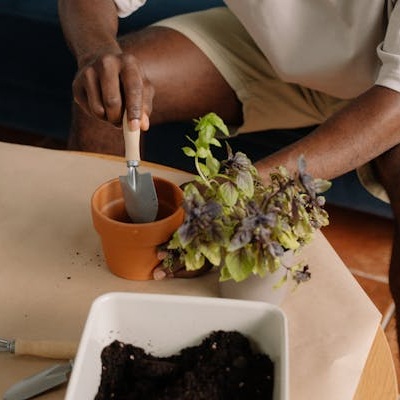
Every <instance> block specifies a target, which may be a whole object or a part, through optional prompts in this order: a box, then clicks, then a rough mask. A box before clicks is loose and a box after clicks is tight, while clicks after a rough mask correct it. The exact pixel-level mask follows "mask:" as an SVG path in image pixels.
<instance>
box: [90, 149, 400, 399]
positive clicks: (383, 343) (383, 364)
mask: <svg viewBox="0 0 400 400" xmlns="http://www.w3.org/2000/svg"><path fill="white" fill-rule="evenodd" d="M93 156H96V157H100V158H105V159H114V160H121V157H117V156H108V155H99V154H93ZM158 167H160V166H158ZM161 167H162V168H166V167H164V166H161ZM375 399H376V400H378V399H381V400H386V399H387V400H398V387H397V377H396V371H395V367H394V363H393V359H392V353H391V350H390V347H389V344H388V342H387V339H386V335H385V333H384V331H383V329H382V328H381V327H380V326H379V327H378V330H377V333H376V336H375V339H374V342H373V344H372V347H371V351H370V353H369V355H368V359H367V361H366V363H365V367H364V371H363V374H362V376H361V379H360V382H359V384H358V387H357V391H356V394H355V396H354V400H375Z"/></svg>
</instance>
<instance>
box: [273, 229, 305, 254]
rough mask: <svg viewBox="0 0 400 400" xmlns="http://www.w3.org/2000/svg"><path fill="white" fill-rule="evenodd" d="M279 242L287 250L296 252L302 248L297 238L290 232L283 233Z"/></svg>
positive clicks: (279, 237) (278, 238)
mask: <svg viewBox="0 0 400 400" xmlns="http://www.w3.org/2000/svg"><path fill="white" fill-rule="evenodd" d="M277 240H278V241H279V243H280V244H281V245H282V246H283V247H284V248H286V249H291V250H296V249H297V248H299V246H300V244H299V242H298V241H297V237H296V236H295V235H294V234H293V232H290V231H281V232H280V234H279V236H278V237H277Z"/></svg>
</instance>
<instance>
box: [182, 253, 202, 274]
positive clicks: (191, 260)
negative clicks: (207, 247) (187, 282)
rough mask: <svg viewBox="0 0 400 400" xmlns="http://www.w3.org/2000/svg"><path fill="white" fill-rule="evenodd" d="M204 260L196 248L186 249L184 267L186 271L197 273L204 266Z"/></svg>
mask: <svg viewBox="0 0 400 400" xmlns="http://www.w3.org/2000/svg"><path fill="white" fill-rule="evenodd" d="M204 261H205V258H204V256H203V254H201V253H200V252H199V251H197V248H195V249H191V248H188V249H187V250H186V254H185V266H186V270H187V271H197V270H198V269H200V268H201V267H202V266H203V265H204Z"/></svg>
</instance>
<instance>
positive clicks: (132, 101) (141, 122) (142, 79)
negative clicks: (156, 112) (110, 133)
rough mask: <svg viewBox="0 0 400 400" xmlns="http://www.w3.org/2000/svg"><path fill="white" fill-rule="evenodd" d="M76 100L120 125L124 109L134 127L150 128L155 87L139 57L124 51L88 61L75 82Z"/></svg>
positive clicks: (85, 108) (100, 55)
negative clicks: (142, 66) (146, 74)
mask: <svg viewBox="0 0 400 400" xmlns="http://www.w3.org/2000/svg"><path fill="white" fill-rule="evenodd" d="M72 87H73V95H74V100H75V102H76V103H78V104H79V105H80V107H81V108H82V109H83V110H84V111H85V112H86V113H87V114H89V115H92V116H94V117H96V118H99V119H101V120H104V121H108V122H110V123H111V124H113V125H115V126H121V123H122V116H123V113H124V109H125V108H126V110H127V115H128V121H129V123H130V124H131V126H130V128H131V129H132V130H134V129H138V128H140V129H141V130H148V128H149V115H150V113H151V110H152V101H153V96H154V89H153V86H152V85H151V83H150V82H149V80H148V79H147V78H146V76H145V74H144V72H143V70H142V68H141V66H140V64H139V62H138V60H137V59H136V58H135V57H134V56H133V55H130V54H125V53H123V52H122V51H116V50H113V51H110V52H105V51H104V52H102V53H101V54H99V55H95V56H94V57H93V58H92V59H91V60H89V61H87V62H86V63H85V64H84V65H83V66H82V67H81V68H80V69H79V71H78V73H77V75H76V77H75V79H74V82H73V86H72Z"/></svg>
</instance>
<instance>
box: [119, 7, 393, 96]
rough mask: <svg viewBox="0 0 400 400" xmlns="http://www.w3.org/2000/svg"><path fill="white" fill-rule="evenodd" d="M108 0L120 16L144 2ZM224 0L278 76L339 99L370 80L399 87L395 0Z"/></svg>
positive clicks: (357, 91)
mask: <svg viewBox="0 0 400 400" xmlns="http://www.w3.org/2000/svg"><path fill="white" fill-rule="evenodd" d="M114 1H115V3H116V5H117V9H118V15H119V16H120V17H124V16H127V15H129V14H131V13H132V12H134V11H135V10H136V9H138V8H139V7H141V6H142V5H143V4H144V3H145V2H146V0H114ZM161 1H162V0H161ZM225 3H226V4H227V6H228V7H229V8H230V10H231V11H232V12H233V13H234V14H235V15H236V16H237V18H238V19H239V20H240V21H241V23H242V24H243V26H244V27H245V28H246V30H247V31H248V32H249V34H250V35H251V36H252V37H253V39H254V41H255V42H256V43H257V45H258V46H259V48H260V49H261V51H262V52H263V53H264V54H265V56H266V57H267V58H268V60H269V62H270V63H271V65H272V66H273V68H274V69H275V71H276V73H277V74H278V76H280V77H281V78H282V79H283V80H285V81H287V82H293V83H298V84H300V85H302V86H305V87H308V88H310V89H314V90H319V91H321V92H324V93H327V94H330V95H332V96H336V97H339V98H344V99H347V98H353V97H355V96H357V95H359V94H361V93H362V92H364V91H365V90H367V89H368V88H369V87H371V86H372V85H374V84H377V85H382V86H386V87H389V88H391V89H394V90H396V91H398V92H400V2H397V1H396V0H225Z"/></svg>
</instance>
